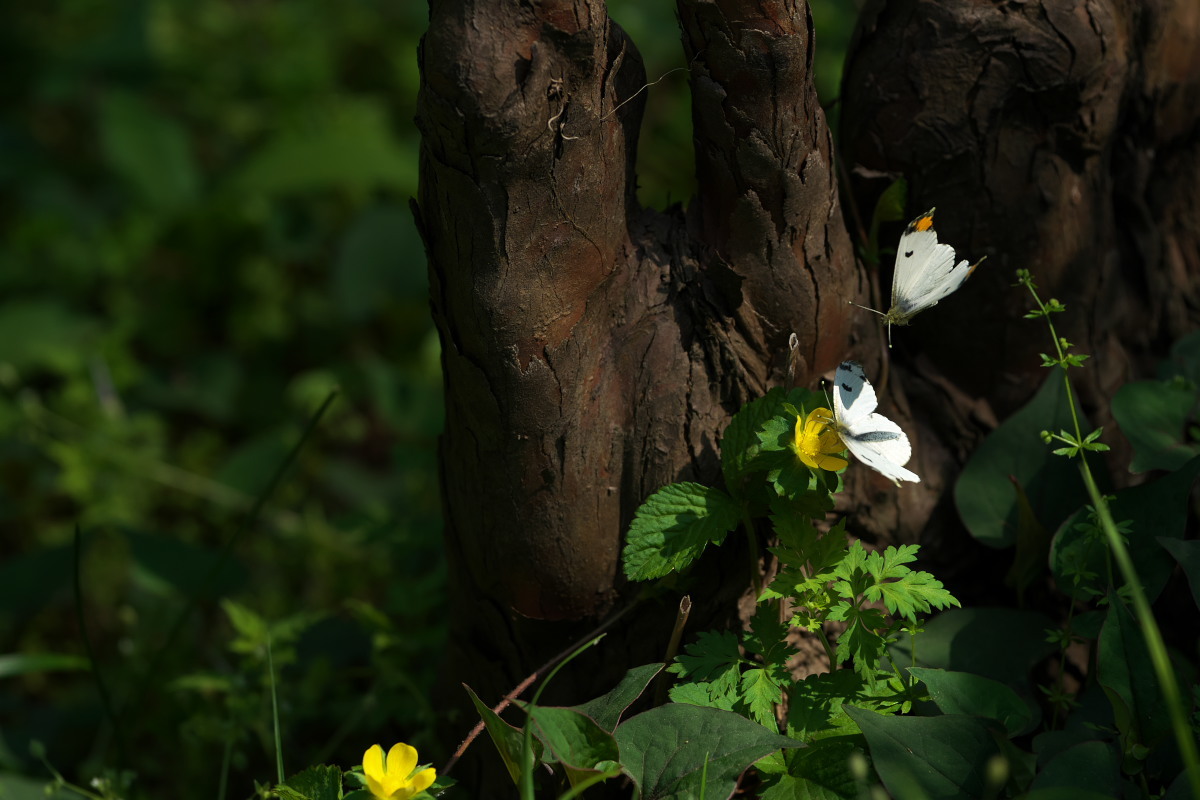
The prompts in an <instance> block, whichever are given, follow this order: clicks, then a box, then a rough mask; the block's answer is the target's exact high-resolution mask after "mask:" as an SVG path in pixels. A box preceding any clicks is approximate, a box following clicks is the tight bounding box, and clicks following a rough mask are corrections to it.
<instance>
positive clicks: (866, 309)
mask: <svg viewBox="0 0 1200 800" xmlns="http://www.w3.org/2000/svg"><path fill="white" fill-rule="evenodd" d="M846 302H847V303H849V304H850V305H852V306H854V307H855V308H861V309H862V310H863V311H870V312H871V313H872V314H878V315H879V316H881V317H886V316H887V314H885V313H883V312H882V311H876V310H875V309H873V308H871V307H869V306H860V305H859V304H858V303H856V302H854V301H853V300H847V301H846Z"/></svg>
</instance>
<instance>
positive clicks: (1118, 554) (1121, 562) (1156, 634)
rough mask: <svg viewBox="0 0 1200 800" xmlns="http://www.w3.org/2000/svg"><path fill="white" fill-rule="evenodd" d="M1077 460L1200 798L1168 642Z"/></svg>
mask: <svg viewBox="0 0 1200 800" xmlns="http://www.w3.org/2000/svg"><path fill="white" fill-rule="evenodd" d="M1080 464H1081V466H1080V469H1079V472H1080V474H1081V475H1082V476H1083V483H1084V485H1085V486H1086V487H1087V491H1088V496H1089V497H1091V498H1092V503H1093V504H1094V505H1095V508H1096V516H1097V517H1099V519H1100V527H1101V528H1103V529H1104V535H1105V538H1107V539H1108V545H1109V547H1110V548H1111V549H1112V555H1113V558H1114V559H1115V560H1116V562H1117V568H1118V569H1120V571H1121V575H1122V577H1124V578H1125V585H1126V586H1127V587H1128V588H1129V590H1130V594H1131V595H1132V598H1133V609H1134V612H1135V614H1136V616H1137V618H1138V622H1139V623H1140V624H1141V628H1142V636H1143V637H1145V639H1146V650H1147V651H1148V652H1149V653H1150V661H1151V662H1152V663H1153V664H1154V672H1155V675H1157V677H1158V683H1159V688H1160V689H1161V690H1162V693H1163V699H1164V700H1165V701H1166V703H1167V711H1168V713H1169V714H1170V715H1171V728H1172V729H1173V730H1174V732H1175V741H1176V743H1177V744H1178V745H1179V755H1180V756H1181V757H1182V758H1183V763H1184V765H1185V767H1186V769H1187V774H1188V783H1190V784H1191V785H1192V797H1194V798H1197V800H1200V754H1197V752H1196V740H1195V738H1193V736H1192V731H1191V726H1189V725H1188V721H1187V716H1186V712H1185V710H1184V705H1183V697H1182V694H1181V693H1180V691H1179V684H1178V683H1177V682H1176V680H1175V670H1174V669H1172V668H1171V659H1170V657H1169V656H1168V655H1167V646H1166V644H1164V643H1163V638H1162V632H1161V631H1159V629H1158V624H1157V623H1156V622H1155V621H1154V614H1153V612H1151V610H1150V602H1149V601H1148V600H1147V599H1146V593H1145V591H1143V590H1142V583H1141V580H1140V579H1139V578H1138V574H1137V570H1136V569H1134V566H1133V560H1132V559H1131V558H1130V557H1129V551H1128V550H1127V549H1126V548H1125V543H1124V542H1122V541H1121V536H1120V534H1119V533H1118V532H1117V526H1116V523H1114V522H1113V518H1112V514H1110V513H1109V510H1108V504H1107V503H1105V502H1104V496H1103V495H1102V494H1101V493H1100V489H1099V488H1097V486H1096V481H1095V480H1094V479H1093V478H1092V473H1091V470H1089V469H1088V466H1087V460H1086V459H1082V460H1081V461H1080Z"/></svg>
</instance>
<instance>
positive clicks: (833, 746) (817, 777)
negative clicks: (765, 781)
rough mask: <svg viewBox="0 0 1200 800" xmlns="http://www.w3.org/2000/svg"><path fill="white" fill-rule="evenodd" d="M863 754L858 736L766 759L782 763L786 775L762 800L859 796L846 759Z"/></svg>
mask: <svg viewBox="0 0 1200 800" xmlns="http://www.w3.org/2000/svg"><path fill="white" fill-rule="evenodd" d="M863 751H864V747H863V740H862V737H860V736H838V737H831V738H828V739H818V740H817V741H815V742H811V743H810V744H809V746H808V747H802V748H799V749H797V750H784V751H783V752H782V753H781V754H779V755H777V756H770V757H769V758H770V759H778V760H780V761H782V762H783V765H784V767H785V769H786V773H785V774H784V775H783V776H782V777H781V778H780V779H779V782H778V783H776V784H775V785H774V786H772V787H770V788H769V789H767V790H766V791H765V792H763V793H762V800H853V799H854V798H857V797H858V796H859V794H858V781H857V780H856V779H855V777H854V773H853V771H852V770H851V769H850V757H851V756H852V755H853V754H855V753H862V752H863ZM759 769H760V770H761V769H762V762H760V764H759Z"/></svg>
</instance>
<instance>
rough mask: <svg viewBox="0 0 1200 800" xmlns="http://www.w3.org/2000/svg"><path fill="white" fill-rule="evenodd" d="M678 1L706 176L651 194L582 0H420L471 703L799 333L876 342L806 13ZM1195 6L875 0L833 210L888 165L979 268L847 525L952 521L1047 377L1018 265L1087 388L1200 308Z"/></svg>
mask: <svg viewBox="0 0 1200 800" xmlns="http://www.w3.org/2000/svg"><path fill="white" fill-rule="evenodd" d="M678 8H679V14H680V21H681V27H682V30H683V43H684V48H685V50H686V51H687V55H688V58H689V61H690V64H691V89H692V94H693V122H694V129H695V133H694V136H695V141H696V152H697V164H696V169H697V178H698V193H697V196H696V198H694V199H693V201H692V202H691V203H689V205H688V208H687V211H686V212H684V211H682V210H680V209H679V208H674V209H670V210H668V211H666V212H659V211H655V210H652V209H644V208H641V207H639V206H638V204H637V201H636V197H635V176H634V172H633V164H634V155H635V151H636V146H637V131H638V126H639V122H640V118H641V111H642V100H643V97H644V96H635V95H636V93H637V90H638V89H639V87H641V86H642V85H643V84H644V83H645V76H644V74H643V69H642V67H641V63H640V59H639V57H638V55H637V51H636V49H635V47H634V45H633V43H632V42H631V41H630V40H629V39H628V37H626V36H625V35H624V33H623V32H622V31H621V30H620V29H619V28H618V27H617V26H616V25H614V24H613V23H612V22H611V21H610V20H608V18H607V16H606V14H605V10H604V5H603V3H602V2H601V0H545V1H543V2H526V3H516V2H507V1H505V0H431V2H430V24H429V31H428V33H427V35H426V37H425V40H424V42H423V45H422V49H421V53H420V64H421V71H422V86H421V98H420V104H419V117H418V123H419V125H420V127H421V131H422V136H423V139H422V151H421V188H420V196H419V200H418V204H417V206H416V208H417V215H418V221H419V225H420V228H421V230H422V232H423V235H424V237H425V241H426V246H427V250H428V254H429V264H430V276H431V286H432V306H433V314H434V318H435V320H436V323H437V326H438V330H439V332H440V334H441V341H442V347H443V366H444V372H445V386H446V432H445V435H444V437H443V439H442V447H441V469H442V485H443V492H444V496H445V511H446V546H447V557H448V562H449V568H450V582H451V586H452V602H451V606H450V626H451V634H450V635H451V650H450V654H449V659H448V665H447V686H448V687H455V688H456V687H457V682H458V681H460V680H465V681H467V682H469V683H470V684H471V685H472V686H473V687H474V688H475V689H476V690H477V691H479V693H480V695H481V696H482V697H483V698H484V700H485V701H489V702H494V701H495V700H496V699H498V698H499V697H500V696H501V695H502V694H503V693H504V692H505V691H507V690H508V689H510V688H511V687H512V686H513V685H515V684H516V683H517V682H518V681H519V680H521V679H522V678H523V677H525V676H526V675H527V674H529V673H530V672H531V671H532V670H533V669H535V668H536V667H537V666H538V665H540V664H541V663H543V662H544V661H545V660H546V659H547V658H549V657H550V656H552V655H553V654H555V653H557V652H558V651H559V650H560V649H562V648H563V647H564V646H566V645H567V644H568V643H569V642H570V641H572V640H573V639H575V638H576V637H577V636H579V635H581V634H582V633H583V632H585V631H586V630H587V629H588V628H590V627H591V626H592V625H594V624H595V623H596V622H597V621H599V620H600V619H601V618H603V617H604V616H605V615H607V614H609V613H611V612H613V611H614V609H616V608H618V607H620V606H621V605H622V604H623V603H625V602H627V600H628V597H629V592H628V591H627V590H626V587H623V586H622V582H621V580H620V577H619V576H620V567H619V554H620V547H621V544H622V534H623V532H624V530H625V528H626V527H627V525H628V523H629V521H630V519H631V518H632V515H633V511H634V510H635V509H636V507H637V506H638V504H639V503H640V502H641V501H642V500H643V499H644V498H645V497H646V496H647V495H649V494H650V493H651V492H653V491H654V490H655V489H656V488H658V487H659V486H661V485H663V484H665V483H669V482H672V481H678V480H699V481H705V482H713V481H715V480H717V478H718V474H719V468H718V449H717V448H718V445H719V435H720V432H721V430H722V428H723V427H724V425H725V424H726V423H727V421H728V419H729V416H730V415H731V414H732V412H733V411H735V410H736V409H737V407H738V406H739V405H740V404H741V403H743V402H744V401H746V400H748V399H750V398H752V397H755V396H757V395H759V394H761V393H762V392H764V391H765V390H766V389H767V388H769V387H770V386H771V385H774V384H776V383H780V382H782V376H783V369H784V365H785V354H786V342H787V338H788V335H789V334H790V333H791V332H793V331H794V332H796V333H797V334H798V337H799V341H800V350H799V355H800V359H799V360H800V367H801V368H800V370H799V374H798V375H797V382H798V383H800V384H804V385H814V383H815V381H816V379H817V377H818V376H820V375H822V374H824V373H826V372H827V371H829V370H830V369H832V368H833V367H834V366H835V365H836V364H837V362H838V361H839V360H841V359H843V358H845V357H848V356H852V357H855V358H858V359H859V360H862V361H864V362H865V363H866V364H867V367H868V374H871V375H876V374H879V370H880V368H881V366H882V362H883V359H884V357H885V353H884V350H885V345H884V344H883V339H882V337H881V331H880V329H879V326H878V322H877V321H876V320H875V319H874V318H872V317H871V315H868V314H865V313H863V312H857V311H854V310H853V309H851V308H850V307H848V306H847V305H846V301H847V300H850V299H853V300H855V301H856V302H864V303H865V302H867V300H868V298H869V294H870V293H869V292H868V286H869V281H871V280H876V278H874V277H870V278H869V277H868V276H867V275H866V273H865V271H864V270H863V268H862V267H861V266H859V265H858V264H857V263H856V260H855V257H854V247H853V245H852V241H851V237H850V235H849V234H848V233H847V226H846V225H845V224H844V222H843V217H842V206H841V203H840V202H839V198H838V188H837V185H836V181H835V179H834V175H835V174H836V170H835V165H834V164H835V162H834V156H833V146H832V141H831V137H830V133H829V129H828V127H827V125H826V122H825V118H824V115H823V112H822V110H821V108H820V106H819V105H818V103H817V100H816V94H815V91H814V89H813V84H812V76H811V70H812V53H813V44H814V41H813V30H812V24H811V17H810V15H809V12H808V8H807V5H806V4H805V3H804V2H802V0H791V1H790V2H789V1H788V0H720V1H719V2H714V1H713V0H679V3H678ZM1168 21H1170V22H1171V24H1170V25H1168V24H1167V23H1168ZM1198 29H1200V18H1198V15H1197V12H1196V5H1195V4H1194V3H1193V2H1192V0H1176V2H1169V0H1160V1H1159V2H1156V3H1150V4H1142V3H1138V2H1135V0H1128V2H1117V1H1116V0H1094V1H1091V0H1089V1H1088V2H1083V1H1082V0H1080V2H1076V3H1074V4H1071V3H1064V2H1045V3H1039V2H1032V1H1031V2H1025V3H1020V2H1009V3H1001V4H995V3H992V2H967V1H966V0H938V1H936V2H935V1H933V0H927V1H923V0H897V1H896V2H892V3H889V4H888V5H887V6H886V7H881V8H878V9H873V10H871V11H869V12H868V13H867V14H866V16H865V18H864V22H863V27H862V31H861V36H860V39H859V43H858V47H857V50H856V51H855V53H854V54H853V55H852V57H851V60H850V62H849V65H848V66H849V69H848V71H847V75H846V82H845V88H844V93H843V103H844V106H845V110H844V115H843V119H844V123H843V125H844V128H843V130H844V134H845V135H844V137H843V139H844V146H845V155H844V156H843V158H844V160H845V163H846V165H847V167H848V168H849V172H850V173H852V174H853V175H854V176H855V178H854V186H855V193H854V197H855V201H856V203H855V204H853V205H852V206H851V207H852V208H858V207H859V206H861V208H868V207H869V206H870V204H871V203H873V201H874V197H875V196H876V194H877V188H878V187H876V186H875V185H873V184H872V183H871V176H874V175H880V174H888V175H898V174H905V175H907V176H908V177H909V179H910V181H911V184H912V196H913V200H912V202H911V203H910V210H911V211H913V212H914V214H915V213H916V212H918V211H921V210H924V209H925V208H927V207H929V206H933V205H937V206H939V207H941V208H942V209H943V210H942V211H940V212H939V216H938V226H939V232H941V234H942V237H943V239H944V240H949V241H950V242H951V243H953V244H954V245H956V247H958V248H959V249H960V251H961V252H963V253H965V254H969V255H972V256H978V255H982V254H985V253H986V254H988V255H989V260H988V262H987V268H986V269H983V268H981V270H980V271H979V272H978V273H977V276H976V277H975V278H974V279H973V280H972V281H970V282H968V284H967V287H966V288H964V289H963V290H962V292H961V295H962V296H961V297H956V298H955V301H954V302H947V303H944V304H942V306H939V308H938V309H936V310H935V311H932V312H928V316H929V317H930V319H928V320H925V319H924V318H922V319H920V320H918V323H917V324H916V325H914V326H913V327H912V328H910V329H907V330H905V331H903V332H902V335H898V336H897V339H898V346H897V349H896V352H895V353H894V354H893V355H894V359H895V362H896V365H895V366H894V367H893V369H892V371H891V378H890V380H889V381H888V392H887V394H888V395H889V397H888V399H887V400H885V404H890V405H891V406H892V407H891V408H890V409H889V410H888V413H889V416H893V417H894V418H896V419H898V420H899V421H900V422H901V424H902V425H906V426H908V425H916V427H915V428H914V429H913V430H914V438H915V439H916V440H917V444H918V446H917V447H915V452H916V455H915V457H914V462H913V466H914V469H915V470H916V471H917V472H918V473H919V474H921V475H922V477H923V478H924V482H923V483H922V484H920V485H919V486H908V487H905V489H904V490H902V491H899V492H898V491H896V490H895V489H893V488H892V487H891V486H890V484H888V483H886V482H885V481H883V480H882V479H881V478H879V477H878V476H876V475H874V473H871V472H869V471H868V470H865V469H857V470H851V471H850V472H848V473H847V475H848V479H849V481H850V483H849V486H848V489H847V492H846V497H847V498H849V504H850V505H849V507H848V509H847V510H848V511H849V512H851V513H852V514H854V515H855V517H856V523H857V525H858V530H859V531H860V533H863V534H864V535H867V536H875V537H879V538H883V539H886V540H888V541H918V540H921V541H928V539H929V536H930V533H929V532H933V533H935V534H936V533H941V532H945V531H949V530H950V529H951V528H950V526H951V525H952V524H953V523H950V522H946V520H948V519H951V518H952V517H951V515H950V514H948V513H946V512H948V511H949V504H948V502H947V496H948V495H947V490H948V489H949V488H950V487H951V486H952V480H953V478H954V476H955V475H956V474H957V471H958V469H959V467H960V466H961V464H962V463H963V461H964V460H965V458H966V456H967V454H968V453H969V451H970V449H971V447H972V446H973V445H974V444H975V443H977V442H978V440H979V439H980V438H981V436H982V435H983V434H984V433H985V432H986V430H987V429H988V427H989V426H991V425H994V424H995V421H996V419H997V418H1001V417H1003V415H1004V414H1006V413H1008V412H1009V411H1011V410H1012V408H1013V407H1015V405H1016V404H1017V403H1019V402H1020V401H1022V400H1023V399H1025V398H1027V397H1028V396H1029V394H1030V393H1031V391H1032V388H1033V387H1034V386H1035V382H1036V381H1037V380H1038V379H1039V378H1040V376H1039V375H1038V374H1037V368H1036V366H1035V365H1036V363H1037V362H1036V358H1035V357H1033V358H1031V354H1032V353H1034V352H1036V351H1037V350H1038V349H1039V348H1040V347H1041V345H1039V344H1038V342H1040V339H1039V338H1038V337H1040V336H1041V335H1042V332H1041V331H1040V330H1034V329H1032V326H1030V325H1029V323H1025V322H1023V321H1021V320H1020V311H1021V309H1022V308H1023V303H1024V300H1023V298H1021V297H1020V296H1019V295H1017V294H1016V293H1015V292H1013V291H1012V290H1010V289H1009V288H1008V284H1010V283H1011V282H1012V271H1013V269H1015V268H1016V267H1018V266H1028V267H1030V268H1032V269H1033V270H1034V271H1035V274H1036V276H1037V277H1038V279H1039V280H1040V281H1041V282H1042V283H1043V284H1044V285H1046V286H1047V288H1048V289H1049V291H1050V292H1051V293H1053V294H1055V295H1057V296H1058V297H1060V298H1062V299H1063V300H1064V301H1066V302H1068V303H1074V305H1075V308H1078V309H1080V310H1081V311H1084V312H1085V313H1080V314H1077V315H1075V317H1074V319H1075V323H1074V324H1075V325H1076V326H1077V327H1078V330H1077V331H1075V330H1068V331H1067V332H1066V335H1067V336H1068V337H1069V338H1071V339H1072V341H1078V342H1080V343H1081V345H1082V347H1083V349H1084V351H1085V352H1093V353H1095V354H1097V355H1098V356H1099V357H1098V358H1097V359H1095V360H1096V362H1098V363H1101V365H1102V369H1100V370H1097V371H1096V372H1095V374H1094V380H1095V382H1096V385H1095V386H1093V387H1092V388H1093V392H1092V394H1091V395H1090V397H1091V398H1092V399H1093V402H1094V403H1096V402H1098V399H1099V398H1100V397H1102V396H1103V392H1107V391H1108V390H1109V389H1110V388H1111V387H1113V385H1114V384H1115V383H1117V382H1119V381H1121V380H1123V379H1125V378H1126V377H1128V375H1129V374H1130V373H1131V372H1133V371H1134V369H1133V367H1132V364H1133V362H1134V361H1135V360H1136V359H1142V358H1144V357H1145V356H1146V354H1148V353H1153V352H1161V350H1162V348H1163V347H1164V345H1165V344H1166V343H1168V342H1169V341H1170V339H1171V338H1173V337H1174V336H1176V335H1178V334H1179V333H1180V332H1181V331H1182V330H1184V329H1186V328H1188V327H1189V326H1194V324H1195V320H1196V315H1197V300H1198V297H1197V293H1198V291H1200V287H1198V284H1197V280H1198V277H1197V275H1198V271H1200V263H1198V256H1197V252H1198V250H1197V247H1198V244H1200V243H1198V242H1197V237H1200V220H1198V216H1197V212H1198V210H1200V198H1198V197H1197V194H1198V191H1200V190H1198V188H1197V187H1198V186H1200V181H1198V180H1197V178H1198V177H1200V176H1198V175H1197V164H1198V163H1200V162H1198V160H1197V159H1198V157H1200V156H1198V153H1200V149H1198V148H1197V122H1196V120H1197V114H1196V109H1197V108H1198V107H1200V104H1198V103H1197V102H1196V100H1197V99H1200V98H1198V97H1197V91H1198V89H1197V86H1198V84H1197V76H1198V75H1200V69H1198V68H1197V67H1198V65H1197V63H1196V58H1197V53H1198V52H1200V47H1197V46H1196V45H1197V41H1198V34H1197V31H1198ZM858 213H859V214H861V213H862V211H861V209H860V210H859V211H858ZM881 283H882V285H883V286H884V287H886V286H887V285H888V284H887V282H886V280H884V281H882V282H881ZM935 315H936V318H935ZM926 321H927V322H928V323H929V324H928V325H923V324H922V323H923V322H926ZM947 332H954V333H953V334H948V333H947ZM1088 348H1090V350H1089V349H1088ZM983 354H986V355H983ZM1101 416H1103V414H1101ZM914 418H915V419H914ZM931 519H932V520H933V523H932V524H931V523H930V521H931ZM923 531H924V532H926V533H925V536H924V538H923V537H922V532H923ZM955 535H956V536H957V537H958V538H959V539H960V540H961V538H962V534H961V533H955ZM723 555H724V556H725V557H723V558H721V559H717V560H715V561H710V562H709V563H708V564H707V565H705V566H703V567H702V569H701V572H700V577H699V579H698V580H699V583H698V586H699V588H700V590H701V591H700V592H698V593H697V595H696V599H698V600H701V601H702V607H701V609H700V611H699V613H698V616H699V617H700V618H701V619H704V618H706V617H707V618H708V619H714V618H716V617H718V616H719V615H720V613H721V612H722V610H723V611H724V612H726V613H727V612H728V610H729V608H730V606H731V604H732V601H733V600H734V598H736V596H737V595H738V594H739V593H740V591H741V590H742V588H743V587H744V586H745V585H746V578H747V574H746V570H747V567H746V566H745V564H744V559H743V560H737V559H736V558H735V557H733V556H730V555H729V554H728V553H724V554H723ZM672 616H673V609H672V607H671V604H670V603H663V604H661V605H655V604H653V603H650V604H647V605H646V609H645V610H644V611H643V609H642V608H641V607H639V610H638V611H637V612H636V613H634V614H632V615H630V616H628V617H626V618H624V619H623V620H622V622H621V624H620V625H619V626H618V628H617V629H616V630H615V632H614V635H612V636H610V637H609V640H607V641H606V642H605V644H604V645H603V647H602V648H599V649H596V650H595V652H592V653H589V654H588V656H587V657H585V658H584V659H582V660H581V661H579V662H577V666H576V667H575V668H574V669H573V670H572V671H570V672H569V673H568V674H566V675H564V676H560V678H559V679H557V680H556V683H555V686H554V688H555V689H556V690H557V691H558V694H559V695H560V696H562V697H565V698H566V699H568V700H570V701H580V700H583V699H587V698H588V697H590V696H592V695H594V694H597V693H599V692H602V691H604V690H605V689H606V688H609V687H610V686H611V685H612V682H613V681H614V680H615V679H616V676H617V675H619V674H620V672H621V671H622V670H624V669H625V668H627V667H630V666H634V665H637V664H641V663H647V662H648V661H652V660H655V659H657V658H659V657H660V656H661V650H662V646H663V643H664V641H665V638H666V636H667V633H668V632H669V627H670V619H671V617H672ZM701 624H703V623H701ZM470 723H471V719H470V718H469V716H468V715H463V716H461V717H458V718H451V719H449V721H448V723H447V724H448V726H449V727H448V730H447V734H448V735H450V734H451V732H452V733H453V735H457V736H461V735H462V733H463V732H465V730H466V729H467V728H469V726H470ZM478 749H480V750H482V748H478ZM467 775H469V773H467ZM467 775H464V774H462V773H460V774H459V777H466V776H467Z"/></svg>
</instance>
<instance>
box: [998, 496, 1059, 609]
mask: <svg viewBox="0 0 1200 800" xmlns="http://www.w3.org/2000/svg"><path fill="white" fill-rule="evenodd" d="M1012 487H1013V491H1014V492H1015V496H1016V503H1017V552H1016V554H1015V555H1014V556H1013V562H1012V566H1010V567H1009V568H1008V574H1007V575H1005V576H1004V584H1005V585H1006V586H1009V587H1011V588H1013V589H1014V590H1016V592H1017V599H1018V605H1024V602H1023V600H1024V597H1025V590H1026V589H1028V588H1029V586H1030V585H1031V584H1032V583H1033V582H1034V581H1037V580H1041V579H1042V576H1043V575H1044V574H1045V572H1046V559H1047V557H1048V556H1049V553H1050V533H1049V532H1048V531H1047V530H1046V529H1045V528H1044V527H1042V524H1041V523H1040V522H1038V519H1037V515H1036V514H1034V513H1033V508H1032V507H1031V506H1030V504H1029V498H1028V496H1026V494H1025V489H1024V488H1023V487H1022V486H1021V484H1019V483H1017V482H1016V481H1015V480H1013V481H1012Z"/></svg>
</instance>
